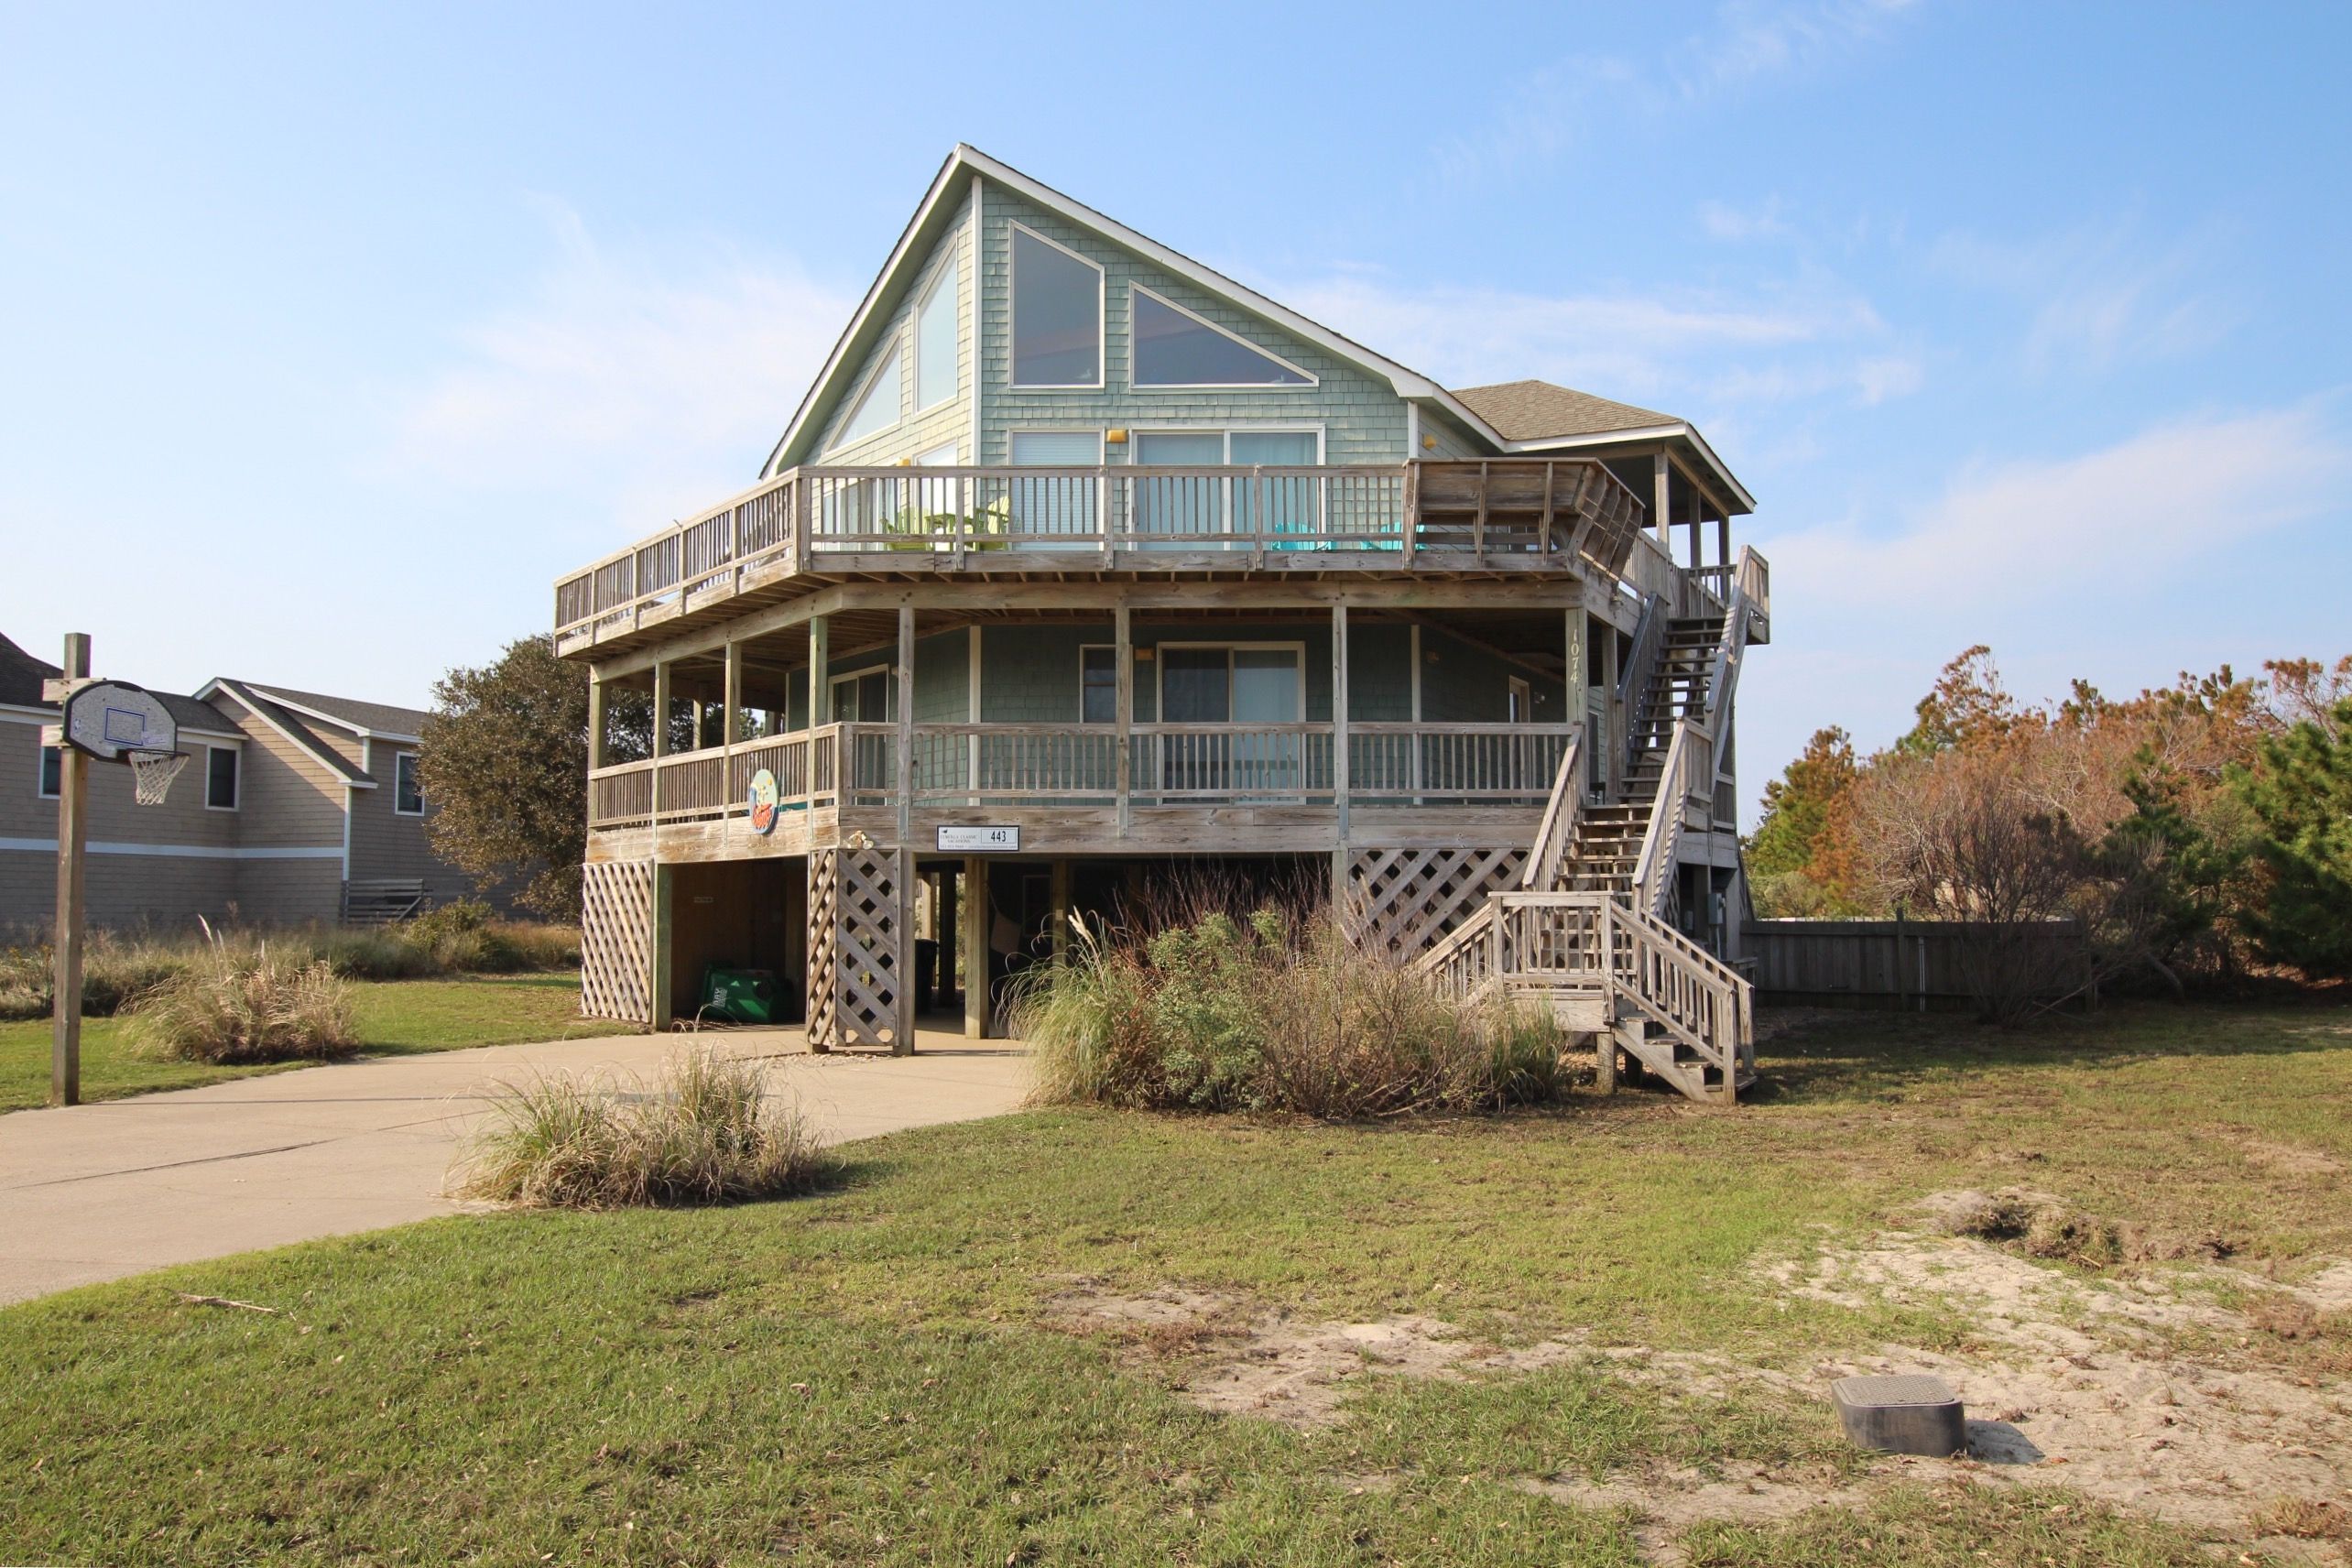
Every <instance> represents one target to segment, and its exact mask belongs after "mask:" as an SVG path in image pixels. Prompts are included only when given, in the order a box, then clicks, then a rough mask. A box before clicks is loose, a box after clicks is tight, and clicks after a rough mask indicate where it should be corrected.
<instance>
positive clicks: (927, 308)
mask: <svg viewBox="0 0 2352 1568" xmlns="http://www.w3.org/2000/svg"><path fill="white" fill-rule="evenodd" d="M957 281H958V278H957V277H956V266H955V259H954V257H953V256H951V257H949V258H948V263H947V265H946V266H945V267H942V268H940V274H939V277H938V278H937V279H935V280H934V281H933V282H932V284H931V293H930V294H928V295H927V296H925V297H924V299H923V303H922V309H920V310H918V311H916V312H915V407H916V408H917V409H923V408H931V406H932V405H934V404H938V403H944V402H946V401H947V400H948V399H949V398H950V397H954V396H955V286H956V283H957Z"/></svg>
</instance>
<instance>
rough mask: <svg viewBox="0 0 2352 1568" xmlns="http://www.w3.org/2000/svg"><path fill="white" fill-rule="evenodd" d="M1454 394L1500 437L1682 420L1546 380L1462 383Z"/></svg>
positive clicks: (1590, 432)
mask: <svg viewBox="0 0 2352 1568" xmlns="http://www.w3.org/2000/svg"><path fill="white" fill-rule="evenodd" d="M1454 396H1455V397H1459V398H1461V399H1462V400H1463V401H1464V402H1465V403H1466V404H1468V405H1469V406H1470V407H1471V408H1475V409H1476V410H1477V412H1478V417H1479V418H1480V419H1485V420H1486V422H1487V423H1488V424H1490V425H1492V426H1494V427H1495V429H1497V430H1500V431H1501V432H1502V433H1503V439H1504V440H1506V441H1541V440H1543V439H1544V438H1545V437H1547V436H1595V435H1604V434H1607V435H1614V434H1617V433H1619V432H1621V431H1625V430H1656V429H1657V428H1658V427H1659V426H1661V425H1679V424H1681V423H1682V420H1681V419H1676V418H1675V417H1674V416H1673V415H1671V414H1661V413H1659V412H1658V411H1657V410H1656V409H1654V408H1635V407H1634V406H1633V405H1632V404H1630V403H1618V402H1613V401H1611V400H1610V399H1609V398H1606V397H1595V396H1593V394H1591V393H1590V392H1579V391H1577V390H1575V389H1574V388H1573V387H1555V386H1553V385H1552V383H1551V382H1549V381H1500V382H1497V383H1496V384H1495V385H1494V386H1492V387H1461V388H1459V389H1457V390H1456V391H1455V392H1454Z"/></svg>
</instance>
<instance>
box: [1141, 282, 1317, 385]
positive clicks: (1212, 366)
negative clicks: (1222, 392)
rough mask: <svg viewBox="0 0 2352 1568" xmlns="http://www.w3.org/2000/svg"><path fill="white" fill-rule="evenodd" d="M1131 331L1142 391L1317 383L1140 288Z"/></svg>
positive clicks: (1261, 351) (1287, 364) (1297, 370)
mask: <svg viewBox="0 0 2352 1568" xmlns="http://www.w3.org/2000/svg"><path fill="white" fill-rule="evenodd" d="M1131 292H1132V294H1133V297H1134V307H1135V309H1134V313H1133V315H1132V317H1131V319H1130V321H1129V325H1128V334H1129V336H1130V337H1131V339H1132V340H1133V350H1134V354H1135V367H1134V381H1135V384H1136V385H1137V386H1138V387H1312V386H1313V385H1315V378H1314V377H1313V376H1310V375H1308V374H1307V373H1306V372H1305V371H1303V370H1301V369H1300V368H1299V367H1298V366H1297V365H1292V364H1291V363H1290V361H1289V360H1287V359H1281V358H1278V357H1277V356H1275V355H1273V354H1269V353H1267V352H1266V351H1265V350H1264V349H1262V348H1258V347H1256V346H1254V345H1253V344H1251V343H1248V342H1247V340H1245V339H1243V338H1241V337H1238V336H1236V334H1234V333H1232V332H1227V331H1225V329H1224V328H1223V327H1220V326H1218V325H1216V324H1215V323H1214V322H1213V321H1208V320H1206V319H1204V318H1203V317H1200V316H1196V315H1194V314H1192V311H1190V310H1185V309H1184V308H1183V307H1182V306H1181V305H1178V304H1175V303H1173V302H1171V301H1170V300H1167V299H1161V298H1160V296H1159V295H1157V294H1154V293H1153V292H1152V291H1151V290H1150V289H1146V288H1144V287H1143V286H1142V285H1141V284H1137V285H1136V286H1135V287H1134V289H1132V290H1131Z"/></svg>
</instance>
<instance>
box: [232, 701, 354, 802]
mask: <svg viewBox="0 0 2352 1568" xmlns="http://www.w3.org/2000/svg"><path fill="white" fill-rule="evenodd" d="M204 690H205V691H208V692H210V691H226V692H227V693H228V694H229V695H230V696H231V697H232V698H234V699H235V700H236V702H239V703H241V704H242V705H243V706H244V707H245V710H246V712H248V713H252V714H253V715H254V716H255V717H256V718H257V719H259V720H260V721H261V722H262V723H263V724H267V725H268V726H269V727H270V728H272V729H274V730H276V731H277V732H278V734H279V735H284V736H285V737H286V738H287V739H288V740H289V741H291V742H292V743H293V744H294V745H295V746H297V747H299V749H300V750H302V751H303V752H304V753H306V754H307V755H308V756H309V757H310V760H311V761H313V762H315V763H317V764H319V766H320V767H321V768H325V769H326V770H327V771H328V772H329V773H332V774H333V775H334V776H335V777H336V778H337V779H342V780H343V782H344V783H345V784H348V785H350V786H351V787H352V788H353V789H375V788H376V780H375V779H373V778H371V777H369V776H368V775H367V774H366V773H365V772H363V771H361V770H360V769H359V768H354V767H353V766H352V765H351V764H350V763H348V762H346V761H344V760H343V754H342V753H341V752H339V751H337V750H336V749H335V748H334V747H333V746H329V745H328V744H327V743H326V742H325V741H322V740H321V739H320V738H319V737H318V735H317V734H316V732H314V731H313V730H312V729H311V728H310V725H308V724H304V723H303V722H302V721H301V719H300V718H299V717H298V716H297V715H296V714H295V713H293V711H292V710H290V709H289V708H287V707H285V706H284V705H282V704H280V703H278V702H272V701H270V700H269V699H268V698H267V697H265V696H263V695H262V694H261V693H260V692H259V691H256V690H255V689H254V688H253V687H251V686H248V685H247V684H245V682H244V681H231V680H227V679H225V678H219V679H215V680H212V681H207V682H205V685H204Z"/></svg>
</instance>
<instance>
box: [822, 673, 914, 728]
mask: <svg viewBox="0 0 2352 1568" xmlns="http://www.w3.org/2000/svg"><path fill="white" fill-rule="evenodd" d="M889 673H890V666H889V665H888V664H887V662H886V663H882V664H868V665H865V666H862V667H861V668H859V669H856V670H844V672H843V673H841V674H839V675H829V676H827V677H826V678H825V690H826V691H829V692H831V693H832V694H833V695H832V698H831V700H830V701H829V702H827V703H826V710H825V711H826V712H828V713H831V714H833V723H835V724H888V723H890V720H888V719H887V718H880V719H869V718H866V716H864V715H863V714H860V715H859V716H858V717H856V718H855V719H844V718H843V717H842V716H841V688H842V687H844V686H854V685H855V684H856V683H857V682H858V681H865V680H868V679H870V678H871V677H873V676H877V675H880V676H885V677H887V676H888V675H889ZM882 705H883V708H884V709H885V711H886V712H887V710H888V709H890V708H894V707H896V706H898V682H896V681H888V680H885V681H884V682H883V686H882Z"/></svg>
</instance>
